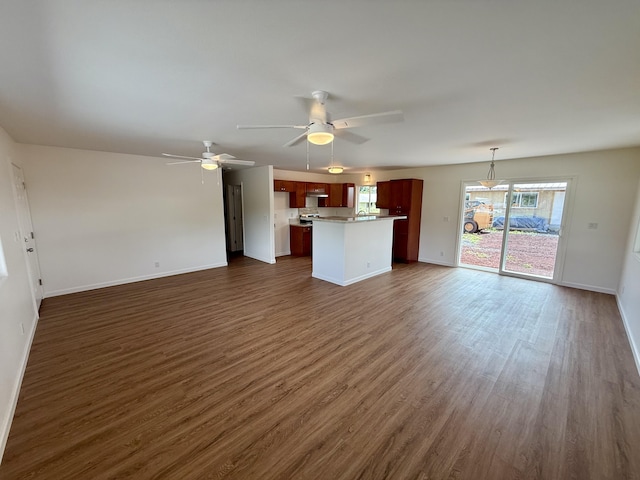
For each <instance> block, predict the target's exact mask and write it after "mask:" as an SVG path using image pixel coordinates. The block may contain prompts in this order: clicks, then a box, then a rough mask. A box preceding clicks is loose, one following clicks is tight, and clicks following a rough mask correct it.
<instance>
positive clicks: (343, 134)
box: [334, 129, 369, 145]
mask: <svg viewBox="0 0 640 480" xmlns="http://www.w3.org/2000/svg"><path fill="white" fill-rule="evenodd" d="M334 133H335V136H336V137H338V138H340V139H342V140H346V141H347V142H351V143H356V144H358V145H362V144H363V143H365V142H368V141H369V139H368V138H367V137H363V136H361V135H356V134H355V133H353V132H350V131H348V130H345V129H342V130H335V131H334Z"/></svg>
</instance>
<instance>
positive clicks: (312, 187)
mask: <svg viewBox="0 0 640 480" xmlns="http://www.w3.org/2000/svg"><path fill="white" fill-rule="evenodd" d="M307 193H319V194H328V193H329V184H328V183H309V182H307Z"/></svg>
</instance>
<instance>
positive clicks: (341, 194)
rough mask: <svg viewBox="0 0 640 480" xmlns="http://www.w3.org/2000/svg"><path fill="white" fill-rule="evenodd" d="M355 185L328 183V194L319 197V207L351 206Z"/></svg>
mask: <svg viewBox="0 0 640 480" xmlns="http://www.w3.org/2000/svg"><path fill="white" fill-rule="evenodd" d="M355 190H356V186H355V184H353V183H330V184H329V191H328V193H329V196H328V197H327V198H319V199H318V206H319V207H348V208H353V201H354V198H355Z"/></svg>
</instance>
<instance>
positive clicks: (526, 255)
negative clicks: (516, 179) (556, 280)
mask: <svg viewBox="0 0 640 480" xmlns="http://www.w3.org/2000/svg"><path fill="white" fill-rule="evenodd" d="M566 190H567V182H556V183H549V182H536V183H514V184H513V188H512V189H511V190H510V192H504V193H503V195H504V204H503V205H504V209H505V213H506V215H505V216H503V217H496V218H494V225H495V226H496V227H497V228H504V227H505V225H506V224H508V228H506V235H505V239H504V247H503V255H502V265H501V271H504V272H508V273H515V274H518V275H526V276H535V277H540V278H545V279H553V275H554V271H555V264H556V256H557V253H558V240H559V237H560V233H561V229H560V227H561V222H562V214H563V212H564V199H565V194H566ZM509 193H510V195H509ZM505 218H508V222H506V221H505Z"/></svg>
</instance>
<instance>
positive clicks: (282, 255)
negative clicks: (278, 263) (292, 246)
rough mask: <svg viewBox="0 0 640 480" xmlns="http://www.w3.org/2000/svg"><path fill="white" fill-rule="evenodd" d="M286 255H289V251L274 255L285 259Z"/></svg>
mask: <svg viewBox="0 0 640 480" xmlns="http://www.w3.org/2000/svg"><path fill="white" fill-rule="evenodd" d="M287 255H291V250H287V251H286V252H280V253H276V257H285V256H287Z"/></svg>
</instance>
